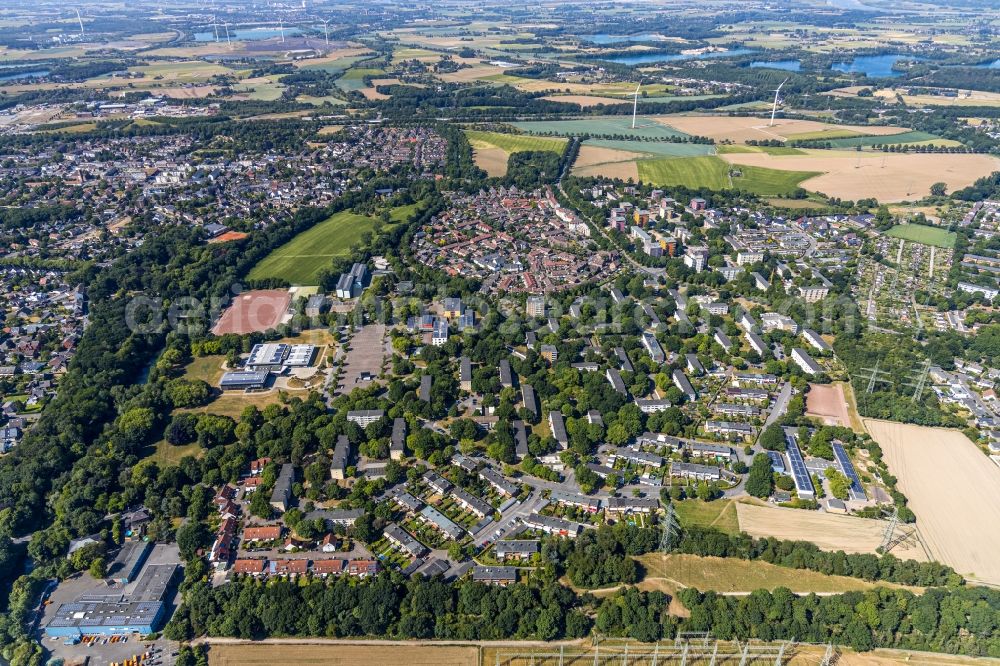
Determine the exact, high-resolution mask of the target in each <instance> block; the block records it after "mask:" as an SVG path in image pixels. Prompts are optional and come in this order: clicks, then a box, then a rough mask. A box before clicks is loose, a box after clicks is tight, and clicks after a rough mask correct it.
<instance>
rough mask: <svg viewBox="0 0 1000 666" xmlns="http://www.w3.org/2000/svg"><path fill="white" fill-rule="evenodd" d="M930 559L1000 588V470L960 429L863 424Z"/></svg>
mask: <svg viewBox="0 0 1000 666" xmlns="http://www.w3.org/2000/svg"><path fill="white" fill-rule="evenodd" d="M864 423H865V427H866V428H867V429H868V432H869V433H871V436H872V438H873V439H874V440H875V441H876V442H878V444H879V446H881V447H882V451H883V453H884V455H885V461H886V464H887V465H888V466H889V471H890V472H891V473H892V474H893V475H894V476H896V477H897V479H898V480H899V490H900V491H901V492H902V493H903V494H904V495H906V497H907V498H908V499H909V504H908V506H909V507H910V508H911V509H912V510H913V512H914V513H915V514H916V515H917V523H916V525H917V530H918V531H919V533H920V537H921V539H922V540H923V542H924V544H926V546H927V548H928V550H930V553H931V555H932V556H933V557H934V558H935V559H937V560H939V561H941V562H943V563H944V564H947V565H949V566H951V567H953V568H954V569H955V571H957V572H958V573H960V574H962V575H963V576H966V577H967V578H970V579H972V580H976V581H980V582H983V583H986V584H988V585H1000V558H998V557H997V553H998V552H1000V467H998V466H997V465H995V464H994V463H993V462H992V461H991V460H990V459H989V458H987V457H986V456H985V455H983V453H982V452H981V451H980V450H979V448H978V447H976V445H975V444H973V443H972V442H971V441H969V439H968V438H967V437H966V436H965V435H963V434H962V433H961V432H959V431H957V430H947V429H944V428H928V427H924V426H916V425H909V424H903V423H894V422H891V421H878V420H874V419H865V422H864Z"/></svg>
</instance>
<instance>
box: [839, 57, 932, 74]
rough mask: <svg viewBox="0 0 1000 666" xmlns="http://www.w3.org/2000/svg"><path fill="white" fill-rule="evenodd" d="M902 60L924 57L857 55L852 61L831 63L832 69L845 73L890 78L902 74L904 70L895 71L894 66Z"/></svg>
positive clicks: (917, 59) (918, 59)
mask: <svg viewBox="0 0 1000 666" xmlns="http://www.w3.org/2000/svg"><path fill="white" fill-rule="evenodd" d="M900 60H916V61H920V60H923V58H917V57H914V56H908V55H902V54H899V53H887V54H885V55H877V56H855V57H854V59H853V60H852V61H850V62H835V63H833V64H832V65H830V69H832V70H834V71H835V72H844V73H845V74H854V73H857V74H864V75H865V76H867V77H869V78H878V79H889V78H895V77H897V76H902V72H897V71H895V70H894V69H893V68H892V66H893V65H895V64H896V63H897V62H899V61H900Z"/></svg>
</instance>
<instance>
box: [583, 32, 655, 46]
mask: <svg viewBox="0 0 1000 666" xmlns="http://www.w3.org/2000/svg"><path fill="white" fill-rule="evenodd" d="M580 39H586V40H587V41H588V42H593V43H595V44H622V43H625V42H661V41H663V35H657V34H654V33H651V32H649V33H644V34H641V35H609V34H606V33H601V34H598V35H580Z"/></svg>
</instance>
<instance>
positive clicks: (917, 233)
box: [885, 224, 958, 248]
mask: <svg viewBox="0 0 1000 666" xmlns="http://www.w3.org/2000/svg"><path fill="white" fill-rule="evenodd" d="M885 235H886V236H892V237H893V238H903V239H905V240H908V241H913V242H914V243H920V244H921V245H933V246H934V247H943V248H952V247H955V241H956V240H958V234H956V233H955V232H953V231H948V230H947V229H942V228H940V227H930V226H927V225H926V224H897V225H896V226H894V227H893V228H891V229H889V230H888V231H887V232H885Z"/></svg>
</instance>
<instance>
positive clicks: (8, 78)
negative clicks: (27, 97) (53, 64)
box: [0, 69, 49, 81]
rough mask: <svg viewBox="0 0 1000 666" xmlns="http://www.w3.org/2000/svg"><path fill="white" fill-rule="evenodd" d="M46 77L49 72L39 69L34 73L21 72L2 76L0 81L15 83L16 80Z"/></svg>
mask: <svg viewBox="0 0 1000 666" xmlns="http://www.w3.org/2000/svg"><path fill="white" fill-rule="evenodd" d="M48 75H49V70H47V69H39V70H37V71H34V72H22V73H21V74H4V75H3V76H0V81H17V80H18V79H37V78H40V77H43V76H48Z"/></svg>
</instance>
